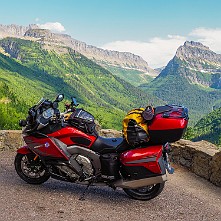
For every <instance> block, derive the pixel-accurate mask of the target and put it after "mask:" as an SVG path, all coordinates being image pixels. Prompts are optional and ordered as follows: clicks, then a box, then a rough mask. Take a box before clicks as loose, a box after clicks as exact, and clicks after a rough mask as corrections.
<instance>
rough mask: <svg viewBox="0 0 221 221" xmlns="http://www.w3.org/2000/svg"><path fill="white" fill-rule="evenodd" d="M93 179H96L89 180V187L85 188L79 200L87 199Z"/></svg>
mask: <svg viewBox="0 0 221 221" xmlns="http://www.w3.org/2000/svg"><path fill="white" fill-rule="evenodd" d="M93 181H94V180H93V179H92V180H90V181H89V183H88V184H87V187H86V188H85V189H84V191H83V193H82V194H81V196H80V197H79V200H81V201H83V200H85V194H86V192H87V191H88V189H89V187H90V185H91V184H92V183H93Z"/></svg>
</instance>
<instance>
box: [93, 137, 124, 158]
mask: <svg viewBox="0 0 221 221" xmlns="http://www.w3.org/2000/svg"><path fill="white" fill-rule="evenodd" d="M123 143H124V139H123V138H122V137H120V138H105V137H98V138H97V139H96V141H95V142H94V144H93V145H92V146H91V150H93V151H95V152H98V153H100V154H104V153H117V152H119V151H120V152H123V151H122V147H123V149H124V147H125V145H122V144H123Z"/></svg>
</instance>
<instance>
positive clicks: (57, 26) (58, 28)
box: [37, 22, 65, 32]
mask: <svg viewBox="0 0 221 221" xmlns="http://www.w3.org/2000/svg"><path fill="white" fill-rule="evenodd" d="M37 25H38V27H39V28H42V29H49V30H51V31H55V32H64V31H65V28H64V26H63V25H62V24H61V23H60V22H47V23H45V24H37Z"/></svg>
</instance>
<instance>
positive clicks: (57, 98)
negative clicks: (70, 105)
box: [55, 94, 64, 102]
mask: <svg viewBox="0 0 221 221" xmlns="http://www.w3.org/2000/svg"><path fill="white" fill-rule="evenodd" d="M63 99H64V94H59V95H58V96H57V97H56V99H55V102H60V101H62V100H63Z"/></svg>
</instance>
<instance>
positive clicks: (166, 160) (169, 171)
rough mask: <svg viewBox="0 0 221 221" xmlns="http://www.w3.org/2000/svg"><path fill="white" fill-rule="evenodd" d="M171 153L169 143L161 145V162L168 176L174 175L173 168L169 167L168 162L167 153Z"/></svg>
mask: <svg viewBox="0 0 221 221" xmlns="http://www.w3.org/2000/svg"><path fill="white" fill-rule="evenodd" d="M170 151H171V145H170V144H169V143H166V144H164V145H163V162H164V165H165V168H166V170H167V172H168V173H169V174H173V173H174V168H173V167H171V165H170V160H169V156H168V153H169V152H170Z"/></svg>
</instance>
